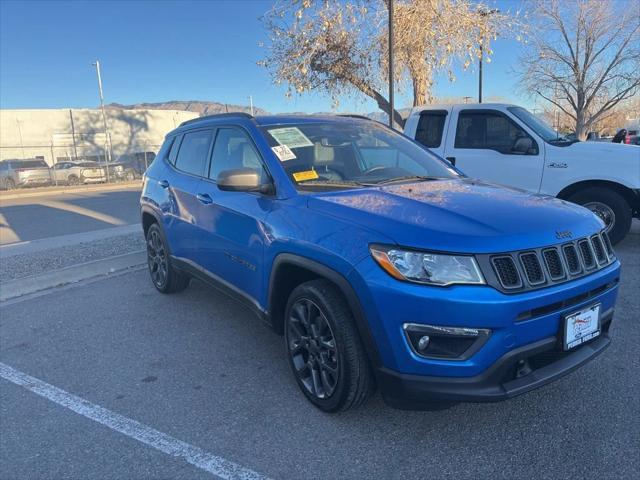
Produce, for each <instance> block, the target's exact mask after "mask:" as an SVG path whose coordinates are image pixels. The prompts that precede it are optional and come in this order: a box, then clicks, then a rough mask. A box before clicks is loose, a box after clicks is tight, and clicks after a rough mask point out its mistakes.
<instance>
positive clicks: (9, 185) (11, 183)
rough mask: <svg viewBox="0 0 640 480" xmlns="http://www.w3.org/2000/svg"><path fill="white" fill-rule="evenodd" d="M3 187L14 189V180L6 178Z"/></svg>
mask: <svg viewBox="0 0 640 480" xmlns="http://www.w3.org/2000/svg"><path fill="white" fill-rule="evenodd" d="M4 188H6V189H7V190H13V189H15V188H16V182H14V181H13V179H12V178H7V180H6V181H5V182H4Z"/></svg>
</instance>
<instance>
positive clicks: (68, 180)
mask: <svg viewBox="0 0 640 480" xmlns="http://www.w3.org/2000/svg"><path fill="white" fill-rule="evenodd" d="M51 174H52V177H53V179H54V181H56V183H63V184H66V185H80V184H87V183H102V182H106V181H107V176H106V174H105V171H104V167H101V166H100V165H99V164H97V163H95V162H58V163H56V164H55V165H53V167H51Z"/></svg>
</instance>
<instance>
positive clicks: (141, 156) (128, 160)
mask: <svg viewBox="0 0 640 480" xmlns="http://www.w3.org/2000/svg"><path fill="white" fill-rule="evenodd" d="M155 158H156V154H155V153H154V152H135V153H125V154H124V155H121V156H120V157H118V161H117V162H115V163H113V164H112V165H110V168H111V169H112V171H113V175H114V177H115V179H116V180H129V181H130V180H136V179H138V178H142V175H143V174H144V171H145V170H146V169H147V167H148V166H149V165H151V163H152V162H153V160H154V159H155Z"/></svg>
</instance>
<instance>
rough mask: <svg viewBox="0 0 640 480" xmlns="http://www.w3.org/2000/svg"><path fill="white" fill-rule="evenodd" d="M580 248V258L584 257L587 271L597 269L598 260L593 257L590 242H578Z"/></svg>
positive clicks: (583, 240)
mask: <svg viewBox="0 0 640 480" xmlns="http://www.w3.org/2000/svg"><path fill="white" fill-rule="evenodd" d="M578 247H579V248H580V256H581V257H582V262H583V264H584V268H585V270H592V269H594V268H595V267H596V259H595V257H594V256H593V251H592V250H591V245H590V242H589V240H587V239H586V238H585V239H582V240H580V241H579V242H578Z"/></svg>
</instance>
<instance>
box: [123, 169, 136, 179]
mask: <svg viewBox="0 0 640 480" xmlns="http://www.w3.org/2000/svg"><path fill="white" fill-rule="evenodd" d="M124 179H125V180H126V181H128V182H133V181H134V180H135V179H136V172H135V171H133V170H127V173H126V174H125V176H124Z"/></svg>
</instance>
